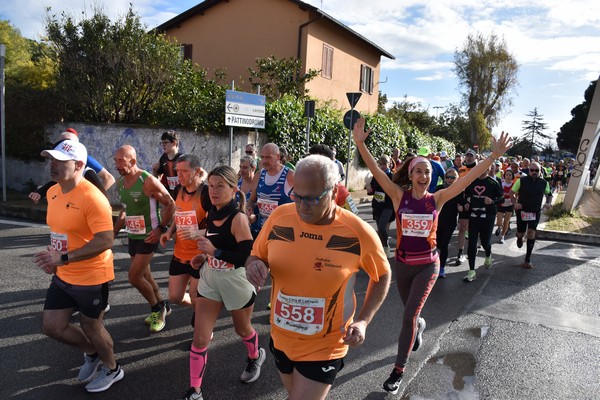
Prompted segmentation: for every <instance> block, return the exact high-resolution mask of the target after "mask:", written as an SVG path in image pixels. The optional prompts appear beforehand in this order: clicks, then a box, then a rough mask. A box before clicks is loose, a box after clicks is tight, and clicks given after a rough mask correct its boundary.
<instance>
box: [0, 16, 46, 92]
mask: <svg viewBox="0 0 600 400" xmlns="http://www.w3.org/2000/svg"><path fill="white" fill-rule="evenodd" d="M0 43H3V44H5V45H6V63H5V74H6V75H5V76H6V83H7V85H10V84H13V83H14V84H23V85H26V86H27V87H29V88H33V89H46V88H48V87H50V86H52V85H53V84H54V69H55V64H54V62H53V61H52V60H51V58H50V57H49V52H48V50H49V49H48V46H47V45H46V44H44V43H38V42H35V41H33V40H31V39H27V38H24V37H23V36H21V33H20V32H19V30H18V29H16V28H15V27H13V26H12V25H10V23H9V22H8V21H0Z"/></svg>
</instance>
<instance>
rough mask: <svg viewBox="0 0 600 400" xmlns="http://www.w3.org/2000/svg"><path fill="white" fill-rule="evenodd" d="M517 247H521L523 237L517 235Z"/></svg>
mask: <svg viewBox="0 0 600 400" xmlns="http://www.w3.org/2000/svg"><path fill="white" fill-rule="evenodd" d="M517 247H518V248H521V247H523V238H520V237H517Z"/></svg>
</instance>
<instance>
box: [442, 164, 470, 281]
mask: <svg viewBox="0 0 600 400" xmlns="http://www.w3.org/2000/svg"><path fill="white" fill-rule="evenodd" d="M457 179H458V171H457V170H455V169H454V168H449V169H448V170H447V171H446V176H445V177H444V184H443V185H439V186H438V187H437V189H436V192H437V191H438V190H442V189H446V188H448V187H449V186H451V185H453V184H454V183H455V182H456V180H457ZM464 204H465V197H464V194H463V193H462V192H461V193H459V194H457V195H456V196H454V197H453V198H451V199H450V200H448V201H447V202H446V204H444V207H443V208H442V210H441V211H440V215H439V217H438V226H437V232H436V236H437V247H438V250H439V251H440V274H439V277H440V278H445V277H446V261H447V260H448V245H449V244H450V240H451V239H452V234H453V233H454V230H455V229H456V224H457V222H456V219H457V217H458V212H459V211H463V207H464Z"/></svg>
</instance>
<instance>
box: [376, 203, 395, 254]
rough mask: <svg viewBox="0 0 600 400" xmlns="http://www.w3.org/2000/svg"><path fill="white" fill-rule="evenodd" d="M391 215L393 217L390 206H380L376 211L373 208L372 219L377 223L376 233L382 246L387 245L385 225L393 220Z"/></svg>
mask: <svg viewBox="0 0 600 400" xmlns="http://www.w3.org/2000/svg"><path fill="white" fill-rule="evenodd" d="M392 217H394V210H393V209H391V208H382V209H380V210H377V211H375V209H374V210H373V219H374V220H375V223H376V224H377V235H378V236H379V240H381V245H382V246H383V247H387V246H389V245H388V237H389V233H388V230H387V226H388V224H389V223H390V222H391V221H393V220H394V218H392Z"/></svg>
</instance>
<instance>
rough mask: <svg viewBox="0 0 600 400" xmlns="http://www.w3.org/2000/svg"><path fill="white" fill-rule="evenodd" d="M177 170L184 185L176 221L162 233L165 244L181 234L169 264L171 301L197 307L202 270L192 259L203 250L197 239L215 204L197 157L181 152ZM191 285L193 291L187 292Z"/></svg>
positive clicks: (177, 196) (177, 195)
mask: <svg viewBox="0 0 600 400" xmlns="http://www.w3.org/2000/svg"><path fill="white" fill-rule="evenodd" d="M176 170H177V178H178V180H179V185H180V186H178V187H177V188H176V189H175V218H174V222H175V223H174V224H171V227H170V228H169V230H168V231H167V232H165V233H163V234H162V235H161V237H160V243H161V244H162V245H163V246H165V245H166V243H167V241H168V240H171V238H172V237H173V235H174V234H175V233H176V234H177V240H176V241H175V249H174V251H173V258H172V259H171V264H170V265H169V301H170V302H172V303H177V304H180V305H182V306H186V307H193V305H194V300H195V299H196V294H197V293H198V292H197V290H196V288H197V285H198V277H199V272H198V270H197V269H194V268H192V266H191V260H192V258H194V257H195V256H196V255H198V254H199V253H201V251H200V250H198V244H197V243H196V240H195V239H196V237H197V236H200V232H201V229H206V211H207V210H209V209H210V207H211V203H210V198H209V196H208V186H207V185H205V184H204V182H203V181H202V179H201V176H202V174H203V169H202V167H201V166H200V159H199V158H198V157H197V156H195V155H194V154H183V155H181V156H180V157H179V158H178V159H177V164H176ZM188 285H189V293H186V289H187V288H188Z"/></svg>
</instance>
